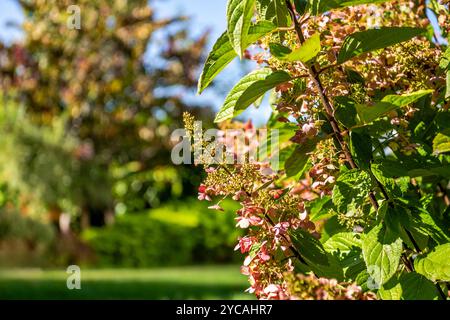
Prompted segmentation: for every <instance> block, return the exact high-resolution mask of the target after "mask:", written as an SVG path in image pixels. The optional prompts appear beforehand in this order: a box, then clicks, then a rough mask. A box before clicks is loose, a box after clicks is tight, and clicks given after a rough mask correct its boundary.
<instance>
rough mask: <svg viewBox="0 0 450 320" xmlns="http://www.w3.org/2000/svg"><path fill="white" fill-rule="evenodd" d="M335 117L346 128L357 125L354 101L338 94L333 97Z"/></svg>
mask: <svg viewBox="0 0 450 320" xmlns="http://www.w3.org/2000/svg"><path fill="white" fill-rule="evenodd" d="M334 104H335V107H336V111H335V114H334V115H335V117H336V119H337V120H338V121H339V122H340V123H341V124H343V125H344V126H345V127H347V128H351V127H354V126H356V125H357V123H358V119H357V113H356V102H355V101H353V100H352V99H350V98H348V97H343V96H339V97H336V98H335V99H334Z"/></svg>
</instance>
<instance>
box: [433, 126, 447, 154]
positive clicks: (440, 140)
mask: <svg viewBox="0 0 450 320" xmlns="http://www.w3.org/2000/svg"><path fill="white" fill-rule="evenodd" d="M446 152H450V130H446V131H444V132H442V133H438V134H437V135H436V137H435V138H434V140H433V153H434V154H441V153H446Z"/></svg>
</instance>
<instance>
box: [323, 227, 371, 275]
mask: <svg viewBox="0 0 450 320" xmlns="http://www.w3.org/2000/svg"><path fill="white" fill-rule="evenodd" d="M323 246H324V249H325V250H326V251H327V252H328V253H330V254H332V255H333V256H334V257H335V258H336V259H337V260H338V261H339V264H340V266H341V268H342V270H343V271H344V276H345V278H346V279H352V280H353V279H354V278H355V277H356V276H357V275H358V274H359V273H361V271H362V270H365V265H364V261H363V259H362V254H361V240H360V239H359V238H358V237H357V235H356V234H354V233H352V232H342V233H338V234H335V235H333V236H332V237H331V238H329V239H328V240H327V241H326V242H325V243H324V245H323Z"/></svg>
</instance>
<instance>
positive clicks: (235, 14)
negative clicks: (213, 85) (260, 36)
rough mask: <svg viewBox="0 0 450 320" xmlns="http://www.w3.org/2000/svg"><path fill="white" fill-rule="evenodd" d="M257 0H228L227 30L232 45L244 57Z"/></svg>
mask: <svg viewBox="0 0 450 320" xmlns="http://www.w3.org/2000/svg"><path fill="white" fill-rule="evenodd" d="M255 1H256V0H228V5H227V26H228V27H227V30H228V37H229V38H230V42H231V45H232V47H233V49H234V51H236V53H237V54H238V56H239V57H241V58H242V56H243V54H244V50H245V49H246V46H247V44H248V34H249V30H250V25H251V20H252V17H253V12H254V7H255Z"/></svg>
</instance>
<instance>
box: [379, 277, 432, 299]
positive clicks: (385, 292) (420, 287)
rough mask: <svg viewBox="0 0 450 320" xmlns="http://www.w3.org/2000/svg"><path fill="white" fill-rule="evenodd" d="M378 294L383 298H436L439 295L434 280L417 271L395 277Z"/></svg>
mask: <svg viewBox="0 0 450 320" xmlns="http://www.w3.org/2000/svg"><path fill="white" fill-rule="evenodd" d="M378 294H379V295H380V297H381V299H383V300H436V299H438V297H439V295H438V292H437V290H436V287H435V286H434V284H433V282H431V281H430V280H428V279H427V278H425V277H424V276H423V275H420V274H418V273H416V272H408V273H406V272H404V273H402V274H401V275H400V276H397V277H393V278H392V279H391V280H389V281H388V282H387V283H386V284H384V285H383V287H382V288H381V289H380V290H379V291H378Z"/></svg>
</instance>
